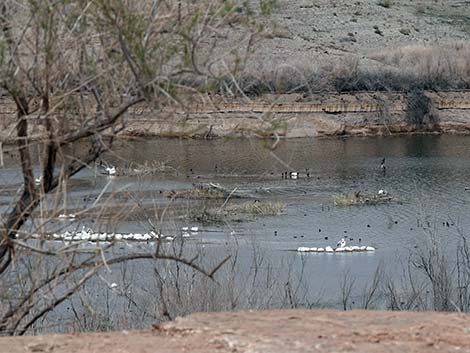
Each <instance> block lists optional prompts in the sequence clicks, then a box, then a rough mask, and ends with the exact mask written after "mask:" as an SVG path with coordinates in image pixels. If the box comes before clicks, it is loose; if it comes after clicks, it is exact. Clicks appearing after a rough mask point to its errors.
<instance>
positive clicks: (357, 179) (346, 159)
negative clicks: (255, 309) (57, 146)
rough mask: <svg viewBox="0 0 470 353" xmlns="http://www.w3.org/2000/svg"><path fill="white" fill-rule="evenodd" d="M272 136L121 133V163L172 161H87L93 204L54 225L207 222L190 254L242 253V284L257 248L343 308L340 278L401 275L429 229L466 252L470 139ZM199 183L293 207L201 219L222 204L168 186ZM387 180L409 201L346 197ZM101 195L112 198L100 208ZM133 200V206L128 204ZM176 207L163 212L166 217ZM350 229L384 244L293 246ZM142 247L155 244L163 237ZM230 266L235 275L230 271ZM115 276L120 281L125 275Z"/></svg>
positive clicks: (83, 190) (78, 206) (6, 179)
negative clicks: (360, 248)
mask: <svg viewBox="0 0 470 353" xmlns="http://www.w3.org/2000/svg"><path fill="white" fill-rule="evenodd" d="M271 143H272V141H267V142H266V141H259V140H239V139H234V140H230V139H228V140H222V139H221V140H210V141H200V140H177V139H152V140H137V141H120V142H118V143H117V144H116V145H115V150H114V152H113V153H109V154H107V155H106V156H105V160H106V161H108V162H110V163H112V164H114V165H116V168H117V169H118V171H119V169H120V168H123V167H124V166H125V165H128V164H129V162H132V163H134V164H145V163H147V164H149V163H164V164H165V166H166V167H167V168H166V170H167V171H166V172H165V173H157V174H154V175H152V176H145V177H135V176H134V177H126V176H118V177H115V178H113V179H109V178H107V177H104V176H99V175H96V173H95V171H94V170H93V169H86V170H84V171H82V172H80V173H79V174H78V175H77V176H76V177H74V178H73V179H72V180H71V181H70V182H69V185H68V188H67V201H66V207H67V210H68V211H69V212H77V211H80V210H82V209H83V208H84V207H88V208H89V211H88V212H85V213H83V214H82V215H80V216H79V217H78V218H77V220H76V221H75V222H72V223H69V222H65V223H64V222H59V221H56V222H53V223H51V224H49V225H48V229H49V230H50V231H53V230H56V229H57V228H60V229H62V230H65V229H72V228H80V227H81V226H82V225H87V226H91V227H93V228H94V229H101V230H103V229H106V230H108V231H119V232H131V231H132V232H137V231H138V232H145V231H148V230H149V229H150V226H149V220H150V222H152V224H154V225H156V226H157V228H159V229H161V230H162V232H163V233H164V234H169V235H177V234H180V229H181V227H183V226H198V227H199V231H198V232H197V234H194V235H192V236H191V237H190V238H188V239H187V240H186V243H187V245H185V247H186V249H189V250H187V251H188V253H189V254H190V253H191V252H192V251H200V250H201V249H203V252H204V254H206V259H207V258H211V259H221V258H223V257H224V256H225V255H227V254H231V255H233V254H235V253H236V254H237V256H238V257H237V265H236V267H235V270H236V271H237V272H238V273H239V275H240V276H239V277H238V280H237V281H239V283H236V286H241V287H243V286H245V285H246V283H243V278H244V277H243V275H242V273H243V272H244V271H245V272H246V273H252V271H253V256H254V254H255V255H256V256H262V258H263V261H261V262H260V264H261V265H260V267H261V268H264V269H265V270H266V269H267V268H269V272H270V276H272V278H274V280H272V281H273V282H275V280H276V279H278V281H286V280H288V278H287V277H286V273H291V272H292V271H293V272H295V273H296V274H297V276H299V273H301V276H302V282H304V284H305V288H307V289H306V290H305V291H306V292H307V293H308V294H309V295H310V294H312V296H314V295H316V296H322V297H323V298H324V299H325V300H324V302H329V303H331V305H332V306H338V305H339V304H338V303H339V300H338V297H339V288H340V282H341V281H342V279H343V278H344V276H345V274H346V273H348V274H350V275H351V276H352V277H353V278H354V279H355V285H356V286H357V287H358V288H361V287H363V286H366V285H367V284H368V283H370V281H371V280H372V277H373V275H374V272H375V270H376V268H377V266H379V264H382V265H383V267H384V268H385V269H387V273H388V274H389V275H390V276H392V277H393V276H397V277H399V276H400V275H401V271H402V269H403V268H404V267H406V264H407V261H408V257H409V255H410V253H412V252H413V251H415V249H416V247H418V248H419V247H420V244H421V242H423V241H424V240H423V239H424V238H425V234H427V231H431V232H432V234H434V235H436V236H437V237H438V238H439V239H440V240H441V242H442V247H443V248H444V249H445V250H446V251H448V252H449V254H453V253H454V252H455V245H456V244H457V242H458V239H460V236H461V235H464V236H466V235H467V233H468V232H467V230H468V229H469V228H470V217H469V216H468V215H469V214H470V191H466V190H465V188H467V187H470V137H465V136H429V135H422V136H420V135H418V136H400V137H374V138H359V137H355V138H345V139H341V138H334V139H294V140H289V141H282V142H281V143H280V144H279V145H278V146H277V147H276V148H275V149H274V150H271V149H270V146H271ZM382 158H385V159H386V167H387V168H386V173H385V174H384V173H383V172H382V170H381V169H380V162H381V160H382ZM6 163H7V164H6V168H5V169H4V170H2V171H0V180H2V182H3V185H4V192H3V193H2V195H0V196H1V199H0V201H1V202H2V205H3V206H2V209H3V210H5V209H7V206H8V202H9V201H11V192H12V190H15V188H17V187H18V183H17V182H15V181H16V180H18V179H17V177H18V175H19V174H18V170H17V169H16V168H15V167H14V165H13V164H12V162H11V161H10V160H9V159H8V158H7V159H6ZM285 171H299V172H301V177H300V178H299V179H298V180H290V179H287V180H286V179H283V178H282V173H283V172H285ZM307 172H308V174H309V176H308V177H307V175H306V173H307ZM193 183H220V185H222V186H224V187H225V188H227V189H229V190H233V189H235V188H236V191H237V192H241V193H246V194H247V195H250V196H252V197H254V198H256V199H259V200H260V201H279V202H282V203H284V204H285V208H284V211H283V212H282V213H281V214H280V215H277V216H266V217H249V219H244V220H241V221H240V220H230V219H228V220H226V221H225V222H222V223H217V224H210V223H209V224H198V223H197V222H194V221H192V220H190V219H188V217H187V214H188V213H191V212H192V210H197V209H200V208H201V207H206V206H208V205H211V204H210V203H207V202H204V201H201V200H181V199H177V200H173V201H172V200H170V199H168V198H167V197H166V196H165V194H164V193H165V192H166V191H170V190H181V189H189V188H191V187H192V185H193ZM380 189H383V190H387V192H388V193H389V194H390V195H393V196H394V197H396V198H397V199H398V200H399V202H392V203H389V204H381V205H368V206H350V207H337V206H335V205H334V199H333V198H334V196H335V195H340V194H349V193H352V192H356V191H361V192H362V193H366V194H367V193H370V194H375V193H377V192H378V190H380ZM100 193H103V196H102V198H101V199H100V200H99V202H97V203H96V205H94V207H91V206H92V205H93V203H94V202H95V200H96V198H97V196H98V195H99V194H100ZM49 200H50V203H53V202H57V203H58V204H59V206H60V205H63V202H64V201H63V196H61V195H56V196H54V197H51V198H50V199H49ZM228 202H229V203H231V202H234V200H229V201H228ZM104 204H106V207H104V206H102V205H104ZM217 205H220V202H219V203H218V204H217ZM122 209H124V210H125V211H124V212H121V213H119V214H116V212H117V210H122ZM165 209H167V210H166V211H165V212H164V217H163V219H160V220H159V219H157V217H161V216H162V214H163V210H165ZM39 217H40V216H39V215H37V218H39ZM343 237H344V238H346V239H347V241H348V242H349V243H350V244H351V245H372V246H374V247H376V249H377V250H376V251H375V252H367V253H342V254H325V253H323V254H316V253H307V254H301V253H297V252H295V251H293V250H295V249H297V248H298V247H300V246H308V247H314V246H315V247H320V246H321V247H325V246H327V245H331V246H333V247H334V246H335V245H336V243H337V241H338V240H340V239H341V238H343ZM359 239H361V244H359ZM126 246H127V245H126ZM126 246H124V245H122V244H121V245H119V249H120V250H118V251H120V252H126V251H127V250H126ZM131 246H133V247H134V248H135V247H141V248H142V249H147V248H149V247H151V246H154V245H153V244H140V245H131ZM166 246H171V245H166ZM195 249H197V250H195ZM260 254H261V255H260ZM210 261H212V260H210ZM210 261H209V260H208V261H207V262H210ZM203 262H204V261H203ZM267 264H269V266H268V265H267ZM128 266H129V268H132V269H133V271H135V272H134V277H135V278H136V279H137V283H139V285H140V286H141V287H142V288H143V289H144V291H148V290H150V289H149V288H148V286H146V284H145V283H146V278H147V277H146V276H151V274H149V272H151V270H150V268H151V267H152V265H146V264H140V265H131V264H130V265H128ZM136 266H137V267H136ZM139 266H141V267H139ZM142 268H145V271H141V270H140V269H142ZM223 273H225V274H224V276H227V273H228V272H223ZM265 275H266V273H265ZM106 276H107V278H108V279H109V281H110V282H111V281H112V282H116V283H118V285H120V282H119V281H120V280H122V277H120V276H121V275H120V274H117V273H116V272H114V273H111V274H106ZM95 285H96V286H98V285H99V284H95ZM106 295H108V294H106ZM245 307H249V305H246V306H245Z"/></svg>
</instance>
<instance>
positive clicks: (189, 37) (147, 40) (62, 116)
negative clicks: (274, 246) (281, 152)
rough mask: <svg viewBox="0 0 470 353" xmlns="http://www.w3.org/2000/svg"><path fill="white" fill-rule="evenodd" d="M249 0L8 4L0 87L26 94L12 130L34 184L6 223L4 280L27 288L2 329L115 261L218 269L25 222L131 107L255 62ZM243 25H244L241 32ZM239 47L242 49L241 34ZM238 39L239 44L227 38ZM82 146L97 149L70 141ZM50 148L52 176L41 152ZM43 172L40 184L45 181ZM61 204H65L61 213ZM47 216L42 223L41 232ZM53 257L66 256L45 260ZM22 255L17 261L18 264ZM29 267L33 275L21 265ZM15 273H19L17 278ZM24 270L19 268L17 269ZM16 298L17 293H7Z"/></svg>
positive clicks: (18, 326)
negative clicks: (35, 156) (36, 238)
mask: <svg viewBox="0 0 470 353" xmlns="http://www.w3.org/2000/svg"><path fill="white" fill-rule="evenodd" d="M244 3H245V2H242V1H240V2H238V1H231V2H230V3H228V2H225V1H223V0H202V1H197V2H194V1H189V0H179V1H159V0H147V1H127V0H97V1H89V0H78V1H74V2H70V1H66V0H19V1H18V0H4V1H3V2H2V4H1V5H0V87H1V88H0V89H1V90H3V94H4V95H6V97H7V99H9V100H10V101H12V102H14V104H15V106H16V116H15V117H14V118H13V121H12V124H14V126H15V131H16V136H14V137H12V139H13V140H14V143H15V144H16V147H17V149H18V152H19V165H20V167H21V171H22V176H23V181H22V186H21V189H20V195H19V197H18V198H17V199H15V200H14V202H13V205H12V207H11V209H10V210H9V211H8V213H7V214H5V215H4V217H3V220H2V226H1V229H0V276H1V277H0V279H1V281H2V283H1V285H2V287H4V286H6V285H8V283H7V282H8V281H10V280H11V278H12V273H14V274H15V276H17V277H16V278H17V281H16V282H15V283H16V284H14V288H15V289H17V290H20V289H21V290H20V293H21V295H19V296H16V298H15V299H14V300H13V299H12V298H11V297H8V295H6V296H5V297H2V298H1V299H2V303H1V305H0V330H3V331H4V332H6V333H10V334H22V333H25V332H27V331H28V329H30V328H31V327H32V326H33V325H34V324H35V323H36V322H37V321H38V320H39V319H41V318H42V317H44V316H45V315H46V314H47V313H48V312H50V311H51V310H52V309H54V308H55V307H56V306H57V305H59V304H60V303H62V302H63V301H64V300H66V299H67V298H69V297H70V296H72V295H73V294H74V293H76V291H77V289H79V288H80V287H81V286H82V285H83V284H84V283H85V282H86V281H87V280H89V279H90V278H92V277H93V276H94V275H96V274H97V273H98V271H100V269H103V268H106V267H107V266H110V265H112V264H116V263H121V262H123V261H129V260H138V259H171V260H176V261H180V262H182V263H185V264H186V265H189V266H192V267H194V268H195V269H197V270H199V271H201V272H203V273H205V274H206V275H208V276H209V277H211V276H212V275H213V274H214V273H215V271H216V270H217V269H218V268H219V267H220V264H219V265H217V266H216V267H215V268H214V269H213V270H210V271H208V270H205V269H203V268H201V267H199V265H198V264H197V262H196V259H189V260H187V259H184V258H181V257H175V256H167V255H165V254H164V253H163V252H162V250H161V247H157V250H156V251H155V252H153V253H148V254H143V253H133V254H129V255H126V256H115V255H114V256H113V255H109V254H108V253H107V252H106V250H107V248H101V247H96V248H93V249H91V250H90V249H88V250H87V251H85V252H82V250H80V249H79V247H78V246H75V245H71V246H64V247H62V248H59V249H57V248H52V249H51V248H50V247H48V245H47V244H45V243H40V244H39V246H37V245H36V244H35V245H31V244H30V243H28V242H27V241H26V240H25V239H27V238H28V235H29V233H30V232H29V231H24V230H23V228H24V226H25V224H27V222H28V221H30V220H31V218H32V215H33V212H34V210H35V209H36V208H37V207H38V206H39V205H41V204H45V205H46V204H47V200H46V196H47V195H48V194H49V193H51V192H53V191H54V190H56V189H57V188H58V187H59V186H60V185H61V184H63V183H66V182H67V180H68V179H70V178H71V177H73V176H74V175H75V174H76V173H78V172H79V171H80V170H82V169H83V168H86V167H87V166H89V165H90V164H92V163H94V162H95V161H96V160H97V158H99V156H100V155H101V154H102V153H103V152H104V151H107V150H109V149H110V148H111V147H112V143H113V136H114V135H115V134H116V133H118V132H119V131H121V130H122V129H124V128H125V127H126V123H127V122H128V121H129V119H131V114H129V109H130V108H131V107H134V106H136V105H139V104H140V105H142V104H145V105H147V106H151V107H154V108H163V107H165V106H166V105H169V104H172V105H175V104H187V102H188V101H189V99H190V97H194V96H197V95H198V94H200V91H201V90H204V91H206V92H207V90H208V88H210V87H211V82H215V81H217V80H218V79H219V78H220V77H222V76H226V75H229V76H230V75H232V76H233V74H234V72H236V71H238V70H241V69H242V68H243V62H244V59H246V55H247V54H248V52H249V51H250V49H251V47H252V45H253V42H254V40H255V38H256V33H257V28H259V27H258V24H256V23H255V22H254V21H253V20H252V19H251V18H250V11H249V9H248V8H247V7H246V6H247V5H244ZM233 28H236V29H237V31H235V33H236V34H234V35H231V33H232V32H233ZM234 36H235V38H236V39H237V42H238V43H239V45H238V46H236V47H234V45H233V39H234ZM227 38H230V43H227ZM77 144H80V145H81V146H86V148H80V149H74V150H73V151H72V152H70V149H68V147H70V146H74V145H77ZM38 146H39V147H40V149H41V151H42V154H41V163H40V175H37V172H36V175H35V170H37V166H35V165H34V163H33V160H32V157H31V155H32V150H33V148H37V147H38ZM38 177H39V180H40V183H39V185H36V183H35V180H37V179H38ZM57 212H58V211H57ZM46 224H47V220H46V221H45V222H40V223H39V225H37V227H36V230H37V231H38V232H41V231H42V230H43V229H44V227H45V225H46ZM44 258H47V259H50V258H57V259H60V260H58V261H55V262H54V261H53V260H48V261H52V263H53V265H51V266H52V267H51V268H49V269H47V270H46V269H44V268H43V267H42V265H44V262H43V261H42V260H43V259H44ZM12 263H13V264H17V266H15V269H14V270H12V266H11V265H12ZM21 271H24V272H21ZM7 274H9V276H7ZM13 277H14V276H13ZM3 300H5V301H3Z"/></svg>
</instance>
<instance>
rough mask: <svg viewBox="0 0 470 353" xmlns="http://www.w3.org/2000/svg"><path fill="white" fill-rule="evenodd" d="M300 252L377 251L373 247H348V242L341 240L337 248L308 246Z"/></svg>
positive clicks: (299, 249) (300, 249)
mask: <svg viewBox="0 0 470 353" xmlns="http://www.w3.org/2000/svg"><path fill="white" fill-rule="evenodd" d="M297 251H298V252H317V253H337V252H361V251H375V248H374V247H373V246H357V245H354V246H347V244H346V240H345V239H344V238H343V239H341V240H340V241H339V242H338V244H337V246H336V248H333V247H331V246H327V247H325V248H309V247H306V246H301V247H299V248H297Z"/></svg>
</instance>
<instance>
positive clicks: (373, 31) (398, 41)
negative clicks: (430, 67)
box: [252, 0, 470, 70]
mask: <svg viewBox="0 0 470 353" xmlns="http://www.w3.org/2000/svg"><path fill="white" fill-rule="evenodd" d="M258 3H259V1H253V2H252V6H253V7H254V8H256V6H257V4H258ZM379 3H383V4H387V3H390V5H389V7H388V8H387V7H384V6H381V5H379ZM272 15H273V16H272V18H271V20H269V22H270V23H269V25H268V28H269V29H268V32H270V33H271V37H272V38H269V37H268V39H266V40H265V41H263V42H262V43H261V44H260V45H259V47H258V50H257V54H256V55H255V56H254V58H253V61H254V62H255V63H256V64H257V65H259V66H258V67H261V68H262V69H263V70H274V69H276V68H278V67H280V66H283V65H288V66H295V67H299V68H311V67H312V66H313V67H314V68H315V67H317V68H319V67H324V66H328V65H332V64H338V63H342V64H344V63H345V59H347V60H350V59H353V58H357V59H358V60H359V61H360V62H361V63H362V64H367V65H377V62H376V61H375V60H373V59H371V56H374V55H376V54H380V53H382V52H383V51H384V50H387V49H393V48H398V47H403V46H407V45H424V46H431V45H445V44H452V43H456V42H461V41H466V42H468V41H469V38H470V1H455V0H454V1H444V0H433V1H430V0H423V1H415V0H390V1H387V0H356V1H353V0H299V1H291V0H278V1H277V7H276V8H274V10H273V13H272Z"/></svg>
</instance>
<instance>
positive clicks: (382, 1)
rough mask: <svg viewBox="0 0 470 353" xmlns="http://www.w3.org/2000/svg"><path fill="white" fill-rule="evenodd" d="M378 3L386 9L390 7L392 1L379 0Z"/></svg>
mask: <svg viewBox="0 0 470 353" xmlns="http://www.w3.org/2000/svg"><path fill="white" fill-rule="evenodd" d="M377 5H379V6H382V7H385V8H386V9H388V8H390V6H392V1H391V0H379V2H378V3H377Z"/></svg>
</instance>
